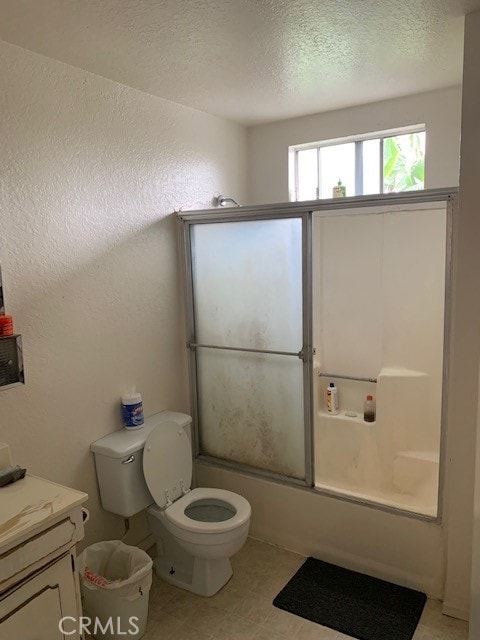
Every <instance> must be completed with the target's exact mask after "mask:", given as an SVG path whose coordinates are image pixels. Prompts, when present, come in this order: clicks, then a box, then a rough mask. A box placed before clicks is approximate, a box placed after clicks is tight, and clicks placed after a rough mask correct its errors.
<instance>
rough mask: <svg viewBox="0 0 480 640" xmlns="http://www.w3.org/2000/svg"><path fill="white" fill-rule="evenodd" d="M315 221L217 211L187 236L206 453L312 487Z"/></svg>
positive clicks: (200, 446)
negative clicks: (310, 256) (310, 257)
mask: <svg viewBox="0 0 480 640" xmlns="http://www.w3.org/2000/svg"><path fill="white" fill-rule="evenodd" d="M219 219H220V220H219ZM307 224H309V217H308V214H300V215H297V216H295V217H291V214H290V215H289V216H285V217H282V216H275V217H271V216H268V217H265V218H263V219H253V220H252V219H251V217H250V219H243V220H242V219H235V218H233V219H232V218H226V219H222V218H221V216H218V215H217V216H216V217H215V218H214V219H213V220H212V221H208V219H207V221H205V220H204V219H203V220H202V222H198V223H195V221H189V223H188V225H187V229H186V235H185V240H186V251H187V265H188V266H189V270H190V271H191V280H190V283H189V285H190V290H189V300H190V306H191V309H190V311H191V313H190V317H191V326H190V336H189V345H188V346H189V347H190V349H191V355H192V362H191V364H192V370H193V372H194V385H195V388H194V391H195V394H196V397H195V398H194V399H193V400H194V404H195V405H196V406H195V407H194V412H195V409H196V422H197V430H196V432H197V443H196V445H197V453H198V455H199V456H200V457H204V458H205V457H206V458H208V459H212V458H213V459H216V460H217V461H222V462H223V463H224V464H228V465H233V466H238V467H245V466H246V467H250V468H254V469H256V470H257V471H259V472H263V473H266V474H268V475H274V476H280V477H287V478H289V479H290V480H294V481H298V482H301V483H307V484H311V483H312V469H311V446H310V440H311V438H310V404H311V403H310V385H311V375H310V371H311V348H310V346H309V345H310V342H311V340H310V322H309V317H310V312H309V310H308V305H309V290H310V287H309V266H308V261H307V253H308V238H309V234H307Z"/></svg>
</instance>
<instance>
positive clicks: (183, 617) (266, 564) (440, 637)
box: [144, 538, 468, 640]
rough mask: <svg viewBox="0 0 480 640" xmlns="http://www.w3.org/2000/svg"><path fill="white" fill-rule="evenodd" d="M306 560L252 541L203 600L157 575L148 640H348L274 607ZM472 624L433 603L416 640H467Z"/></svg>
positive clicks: (154, 584)
mask: <svg viewBox="0 0 480 640" xmlns="http://www.w3.org/2000/svg"><path fill="white" fill-rule="evenodd" d="M304 560H305V558H303V557H302V556H299V555H296V554H294V553H290V552H288V551H284V550H283V549H279V548H277V547H273V546H271V545H268V544H265V543H262V542H259V541H256V540H253V539H251V538H249V539H248V540H247V542H246V544H245V546H244V547H243V549H242V550H241V551H240V552H239V553H238V554H237V555H236V556H234V557H233V558H232V565H233V572H234V573H233V577H232V578H231V580H230V581H229V582H228V583H227V584H226V585H225V587H223V589H221V591H220V592H219V593H217V594H216V595H215V596H213V597H212V598H202V597H200V596H196V595H194V594H192V593H189V592H187V591H183V590H181V589H177V588H176V587H172V586H170V585H168V584H167V583H165V582H163V581H162V580H160V579H158V578H156V577H154V581H153V585H152V589H151V592H150V610H149V622H148V625H147V633H146V635H145V636H144V640H170V639H171V640H207V639H208V640H286V639H287V638H288V639H289V640H292V639H295V640H349V639H350V636H346V635H344V634H341V633H338V632H337V631H333V630H332V629H327V628H326V627H322V626H320V625H318V624H315V623H313V622H309V621H308V620H304V619H303V618H299V617H297V616H294V615H292V614H290V613H286V612H285V611H281V610H280V609H276V608H275V607H274V606H273V605H272V600H273V598H274V597H275V596H276V595H277V593H278V592H279V591H280V589H281V588H282V587H283V586H284V585H285V584H286V583H287V582H288V580H289V579H290V578H291V576H292V575H293V574H294V573H295V572H296V570H297V569H298V568H299V567H300V565H301V564H302V563H303V562H304ZM467 637H468V625H467V623H466V622H463V621H461V620H455V619H454V618H448V617H447V616H443V615H442V614H441V605H440V603H439V602H436V601H434V600H429V601H428V603H427V605H426V606H425V610H424V613H423V616H422V618H421V620H420V624H419V626H418V628H417V631H416V633H415V636H414V640H466V639H467Z"/></svg>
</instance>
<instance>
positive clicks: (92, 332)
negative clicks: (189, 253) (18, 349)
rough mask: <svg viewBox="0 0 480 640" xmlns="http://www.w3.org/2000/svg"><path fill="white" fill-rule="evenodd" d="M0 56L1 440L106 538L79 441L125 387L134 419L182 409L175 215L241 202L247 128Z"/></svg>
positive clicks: (112, 424) (26, 59) (97, 426)
mask: <svg viewBox="0 0 480 640" xmlns="http://www.w3.org/2000/svg"><path fill="white" fill-rule="evenodd" d="M0 57H1V61H2V73H1V76H0V138H1V140H2V152H1V154H0V195H1V202H2V204H1V215H2V233H1V236H0V263H1V265H2V270H3V276H4V286H5V293H6V303H7V311H8V312H11V313H12V314H13V315H14V319H15V325H16V328H17V330H18V331H20V332H21V333H22V334H23V338H24V343H23V344H24V352H25V367H26V381H27V384H26V386H25V387H24V388H17V389H12V390H7V391H0V441H6V442H9V443H10V445H11V448H12V453H13V456H14V459H15V462H16V463H18V464H21V465H24V466H25V467H27V469H28V471H29V472H30V473H33V474H38V475H41V476H44V477H46V478H49V479H51V480H54V481H57V482H60V483H64V484H67V485H70V486H72V487H76V488H78V489H83V490H85V491H87V492H88V493H89V495H90V500H89V503H88V506H89V508H90V509H91V511H92V518H91V520H90V522H89V525H88V526H87V541H90V542H91V541H92V540H94V539H101V538H109V537H111V536H119V535H120V534H121V531H122V529H121V526H122V524H123V523H122V522H121V520H120V519H119V518H117V517H115V516H112V515H109V514H107V513H105V512H102V511H101V510H100V508H99V502H98V495H97V487H96V479H95V472H94V466H93V460H92V455H91V454H90V452H89V445H90V443H91V442H92V441H94V440H96V439H97V438H100V437H101V436H102V435H104V434H106V433H108V432H110V431H112V430H113V429H115V428H117V427H119V426H120V425H121V420H120V414H119V397H120V395H121V393H122V392H124V391H125V390H127V389H128V388H129V387H130V385H132V384H136V385H137V388H138V390H140V391H141V392H142V393H143V398H144V406H145V412H146V414H147V415H148V414H152V413H155V412H157V411H160V410H162V409H167V408H168V409H177V410H186V409H187V408H188V404H187V389H186V382H185V371H184V368H185V367H184V361H185V358H184V341H183V317H182V308H181V295H180V277H179V262H178V256H177V247H176V237H175V220H174V216H173V215H172V211H173V210H174V209H178V208H180V207H184V208H197V207H198V208H200V207H203V206H209V205H210V203H211V199H212V197H213V195H214V194H215V193H218V192H222V193H227V194H228V195H231V196H233V197H235V198H237V199H239V200H240V201H242V200H243V199H244V197H245V147H246V145H245V133H244V130H243V129H242V128H241V127H239V126H236V125H234V124H231V123H228V122H227V121H225V120H222V119H220V118H216V117H212V116H209V115H207V114H205V113H201V112H199V111H195V110H193V109H190V108H186V107H182V106H179V105H177V104H174V103H171V102H168V101H166V100H162V99H159V98H157V97H153V96H150V95H147V94H145V93H142V92H140V91H136V90H133V89H131V88H128V87H126V86H123V85H120V84H117V83H115V82H112V81H110V80H106V79H104V78H102V77H99V76H95V75H93V74H90V73H87V72H85V71H82V70H80V69H77V68H74V67H71V66H68V65H66V64H63V63H59V62H57V61H54V60H51V59H49V58H45V57H43V56H40V55H37V54H33V53H31V52H29V51H26V50H24V49H21V48H19V47H15V46H12V45H9V44H6V43H4V42H0ZM134 525H135V523H134ZM142 525H143V520H142V521H138V522H137V525H136V526H138V527H139V529H138V530H137V532H135V531H134V532H132V534H133V537H132V540H133V539H134V538H135V533H138V535H140V534H141V533H143V526H142Z"/></svg>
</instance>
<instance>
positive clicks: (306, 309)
mask: <svg viewBox="0 0 480 640" xmlns="http://www.w3.org/2000/svg"><path fill="white" fill-rule="evenodd" d="M434 202H444V203H445V205H446V247H445V249H446V252H445V296H444V335H443V371H442V399H441V419H440V458H439V476H438V503H437V515H436V516H429V515H426V514H423V513H417V512H414V511H407V510H405V509H400V508H398V507H393V506H389V505H385V504H380V503H378V502H375V501H373V500H368V499H366V498H365V499H363V498H359V497H356V496H350V495H345V494H342V493H341V492H340V491H338V492H337V491H334V490H331V489H323V488H319V487H316V486H315V477H314V439H313V435H314V434H313V405H314V403H313V355H314V347H313V336H312V316H313V309H312V296H313V292H312V223H313V214H314V213H320V215H322V212H325V215H331V212H332V211H336V210H338V212H339V214H341V213H342V212H345V210H348V209H356V210H357V211H350V212H349V213H350V215H361V214H363V213H364V212H363V211H362V209H365V208H369V207H385V206H395V205H402V204H405V205H415V204H426V203H434ZM457 207H458V187H448V188H441V189H425V190H423V191H410V192H401V193H389V194H385V193H383V194H376V195H369V196H354V197H348V198H336V199H321V200H309V201H303V202H287V203H278V204H277V203H275V204H265V205H257V206H239V207H229V208H226V209H219V208H216V209H200V210H192V211H181V212H178V213H177V217H178V219H179V220H180V222H181V226H182V241H183V269H184V273H183V276H184V277H183V282H184V288H185V291H184V294H185V305H186V334H187V343H186V347H187V350H188V352H189V358H188V360H189V363H188V364H189V382H190V406H191V412H192V418H193V425H194V429H193V434H192V435H193V440H194V451H195V457H196V459H198V460H200V461H201V462H203V463H207V464H210V465H213V466H216V467H220V468H222V467H223V468H227V469H230V470H231V471H238V472H241V473H249V474H251V475H254V476H257V477H258V476H260V477H264V478H266V479H270V480H273V481H275V482H279V483H281V484H286V485H289V486H296V487H298V488H301V489H303V490H306V491H310V492H314V493H316V494H318V495H324V496H327V497H330V498H336V499H338V500H342V501H344V502H350V503H354V504H360V505H364V506H367V507H370V508H373V509H377V510H379V511H384V512H387V513H391V514H394V515H401V516H404V517H407V518H413V519H416V520H423V521H427V522H431V523H435V524H440V523H441V522H442V519H443V504H444V484H445V461H446V441H447V417H448V385H449V371H450V341H451V312H452V252H453V242H454V240H453V236H454V218H455V215H456V211H457ZM299 217H300V218H302V220H305V222H304V223H302V245H303V256H302V264H303V268H302V275H303V280H302V282H303V284H302V289H303V291H302V302H303V310H302V313H303V340H304V343H303V349H302V351H303V353H304V355H305V360H304V367H303V381H304V403H305V404H304V415H305V475H306V477H305V481H302V480H297V479H295V478H289V477H287V476H283V475H279V474H276V473H272V472H268V471H264V470H262V469H257V468H255V467H250V466H248V465H244V464H241V463H235V462H232V461H229V460H223V459H221V458H215V457H213V456H208V455H204V454H201V453H200V449H199V432H198V396H197V371H196V356H195V348H193V349H192V348H191V345H192V343H193V344H195V342H194V336H195V315H194V313H195V311H194V302H193V273H192V255H191V237H190V226H191V225H192V224H202V223H206V224H208V223H212V222H213V223H214V222H228V221H230V222H241V221H249V220H268V219H280V218H299ZM307 378H308V379H307Z"/></svg>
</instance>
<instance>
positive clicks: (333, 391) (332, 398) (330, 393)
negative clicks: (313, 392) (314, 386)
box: [327, 382, 338, 416]
mask: <svg viewBox="0 0 480 640" xmlns="http://www.w3.org/2000/svg"><path fill="white" fill-rule="evenodd" d="M327 411H328V413H331V414H333V415H335V416H336V415H337V413H338V389H337V387H336V386H335V383H334V382H330V384H329V385H328V387H327Z"/></svg>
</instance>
